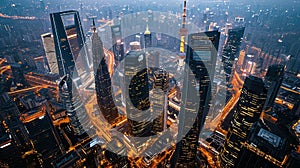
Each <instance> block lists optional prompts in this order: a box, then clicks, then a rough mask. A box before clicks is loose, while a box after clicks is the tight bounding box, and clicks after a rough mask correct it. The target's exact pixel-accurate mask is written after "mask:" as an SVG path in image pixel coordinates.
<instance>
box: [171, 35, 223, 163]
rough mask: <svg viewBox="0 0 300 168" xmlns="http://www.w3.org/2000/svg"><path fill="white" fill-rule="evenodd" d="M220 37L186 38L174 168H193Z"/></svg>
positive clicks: (208, 100)
mask: <svg viewBox="0 0 300 168" xmlns="http://www.w3.org/2000/svg"><path fill="white" fill-rule="evenodd" d="M219 38H220V33H219V32H217V31H212V32H205V33H195V34H190V35H189V37H188V48H187V54H186V55H187V58H186V65H185V66H186V67H185V72H184V73H185V75H184V83H183V91H182V92H183V93H182V98H181V99H182V105H183V107H181V109H180V113H179V125H178V135H177V139H178V140H179V142H178V143H177V145H176V150H175V153H174V155H173V158H172V160H173V161H172V162H173V164H174V165H173V166H174V167H197V160H196V154H197V147H198V140H199V134H200V131H201V129H202V127H203V124H204V121H205V118H206V115H207V113H208V111H209V102H210V97H211V96H210V94H211V91H210V89H211V81H213V76H214V71H215V64H216V59H217V51H218V46H219Z"/></svg>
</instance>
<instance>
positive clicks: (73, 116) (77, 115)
mask: <svg viewBox="0 0 300 168" xmlns="http://www.w3.org/2000/svg"><path fill="white" fill-rule="evenodd" d="M58 86H59V96H60V99H61V101H62V104H63V108H65V109H66V110H67V114H68V116H69V118H70V122H71V125H72V127H73V129H74V133H75V134H76V135H80V136H81V135H83V136H84V134H85V133H88V131H90V129H91V122H90V119H89V116H88V114H87V111H86V109H85V106H84V104H83V103H82V100H81V99H80V97H79V93H78V91H77V89H76V87H75V83H74V82H73V80H72V79H71V78H70V77H69V76H68V75H65V76H64V77H63V78H61V80H60V81H59V84H58ZM69 87H71V88H73V89H70V88H69ZM70 90H71V92H70Z"/></svg>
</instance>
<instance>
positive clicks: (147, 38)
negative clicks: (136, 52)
mask: <svg viewBox="0 0 300 168" xmlns="http://www.w3.org/2000/svg"><path fill="white" fill-rule="evenodd" d="M144 40H145V48H148V47H152V34H151V32H150V30H149V26H148V24H147V27H146V30H145V32H144Z"/></svg>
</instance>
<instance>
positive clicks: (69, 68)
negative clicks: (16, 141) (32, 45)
mask: <svg viewBox="0 0 300 168" xmlns="http://www.w3.org/2000/svg"><path fill="white" fill-rule="evenodd" d="M50 20H51V24H52V31H53V37H54V45H55V52H56V58H57V64H58V71H59V75H60V77H61V81H60V84H59V88H60V98H61V100H62V102H63V106H64V107H65V108H66V109H67V113H68V115H69V117H70V120H71V124H72V126H73V127H74V131H75V133H76V134H78V135H83V134H84V132H85V130H84V129H88V128H89V127H90V125H89V124H90V121H89V119H88V115H87V113H86V110H85V107H84V105H83V103H82V101H81V99H80V97H79V94H78V91H77V89H76V87H75V86H76V85H79V84H80V83H81V81H80V80H76V81H75V82H74V81H73V79H78V77H79V75H82V74H83V73H84V72H85V70H87V69H88V65H89V64H90V60H89V57H88V54H87V53H88V52H87V49H86V47H85V46H84V43H85V36H84V33H83V30H82V26H81V22H80V18H79V13H78V12H77V11H64V12H59V13H51V14H50ZM70 20H71V21H70ZM75 62H76V63H75ZM75 84H76V85H75Z"/></svg>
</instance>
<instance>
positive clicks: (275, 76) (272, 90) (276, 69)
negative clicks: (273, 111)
mask: <svg viewBox="0 0 300 168" xmlns="http://www.w3.org/2000/svg"><path fill="white" fill-rule="evenodd" d="M283 76H284V66H283V65H271V66H269V68H268V71H267V74H266V77H265V83H266V89H267V90H268V94H267V99H266V103H265V106H264V108H265V109H266V110H267V109H268V108H271V107H272V106H273V104H274V101H275V98H276V96H277V93H278V91H279V89H280V86H281V83H282V80H283Z"/></svg>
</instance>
